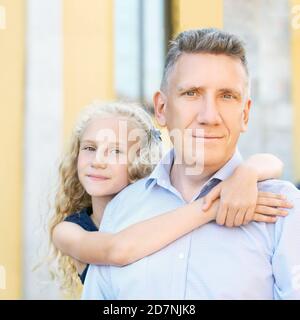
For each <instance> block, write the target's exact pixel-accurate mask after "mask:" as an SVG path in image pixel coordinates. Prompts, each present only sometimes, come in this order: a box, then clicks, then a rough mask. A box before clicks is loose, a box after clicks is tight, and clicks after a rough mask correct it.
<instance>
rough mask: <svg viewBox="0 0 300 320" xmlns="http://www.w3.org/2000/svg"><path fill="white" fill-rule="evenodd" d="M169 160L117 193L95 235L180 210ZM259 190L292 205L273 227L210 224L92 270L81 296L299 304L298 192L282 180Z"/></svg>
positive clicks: (227, 170) (230, 165) (224, 173)
mask: <svg viewBox="0 0 300 320" xmlns="http://www.w3.org/2000/svg"><path fill="white" fill-rule="evenodd" d="M173 158H174V151H173V150H171V151H170V152H169V153H168V154H167V155H166V156H165V157H164V159H162V160H161V162H160V163H159V164H158V165H157V166H156V168H155V169H154V171H153V172H152V174H151V175H150V176H149V177H147V178H144V179H141V180H139V181H138V182H136V183H134V184H132V185H130V186H128V187H127V188H126V189H124V190H123V191H122V192H120V193H119V194H118V195H117V196H116V197H115V198H114V199H113V200H112V201H111V202H110V203H109V204H108V206H107V208H106V210H105V212H104V216H103V220H102V223H101V227H100V231H104V232H117V231H120V230H122V229H124V228H126V227H127V226H129V225H132V224H134V223H136V222H139V221H142V220H145V219H148V218H151V217H154V216H157V215H159V214H161V213H163V212H166V211H169V210H172V209H175V208H177V207H179V206H182V205H184V204H185V203H186V202H185V201H184V200H183V198H182V196H181V194H180V193H179V192H178V191H177V190H176V189H175V188H174V187H173V186H172V185H171V183H170V168H171V165H172V161H167V160H168V159H169V160H172V159H173ZM241 161H242V158H241V156H240V154H239V153H238V151H236V152H235V154H234V156H233V157H232V158H231V160H229V161H228V162H227V164H226V165H225V166H224V167H223V168H221V169H220V170H219V171H218V172H216V173H215V175H214V176H213V177H211V178H210V179H209V181H208V182H207V183H206V184H205V185H204V186H203V187H202V188H201V190H199V192H198V193H197V194H196V195H195V196H194V198H193V200H195V199H197V198H198V197H202V196H204V195H205V194H207V193H208V192H209V191H210V190H211V189H212V188H213V187H214V186H215V185H216V183H218V182H219V181H221V180H224V179H226V178H228V177H229V176H230V175H231V174H232V173H233V171H234V169H235V168H236V167H237V166H238V165H239V164H240V163H241ZM259 190H260V191H268V192H275V193H281V194H285V195H286V196H287V198H288V200H289V201H291V202H292V203H293V204H294V208H293V209H290V210H289V215H288V216H287V217H285V218H279V219H278V221H277V222H276V223H275V224H266V223H262V222H260V223H257V222H251V223H250V224H248V225H246V226H241V227H237V228H227V227H225V226H219V225H217V224H216V223H215V222H210V223H208V224H206V225H204V226H201V227H200V228H198V229H195V230H194V231H192V232H190V233H189V234H187V235H185V236H183V237H181V238H180V239H178V240H176V241H174V242H173V243H171V244H170V245H168V246H166V247H165V248H163V249H162V250H160V251H158V252H156V253H154V254H152V255H149V256H148V257H145V258H143V259H141V260H139V261H137V262H135V263H132V264H130V265H127V266H125V267H115V266H107V265H102V266H95V265H93V266H90V268H89V271H88V274H87V277H86V281H85V285H84V290H83V295H82V298H83V299H300V192H299V191H298V190H297V189H296V188H295V187H294V186H293V185H292V184H291V183H289V182H287V181H280V180H267V181H264V182H261V183H259ZM193 200H192V201H193ZM199 214H200V213H199Z"/></svg>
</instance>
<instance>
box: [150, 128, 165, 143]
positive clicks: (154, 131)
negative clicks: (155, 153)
mask: <svg viewBox="0 0 300 320" xmlns="http://www.w3.org/2000/svg"><path fill="white" fill-rule="evenodd" d="M150 135H151V137H153V138H154V140H156V141H157V142H160V141H162V139H161V132H160V131H159V130H158V129H156V128H151V129H150Z"/></svg>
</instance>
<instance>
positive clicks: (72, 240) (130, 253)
mask: <svg viewBox="0 0 300 320" xmlns="http://www.w3.org/2000/svg"><path fill="white" fill-rule="evenodd" d="M201 207H202V200H197V201H195V202H193V203H191V204H188V205H186V206H183V207H180V208H177V209H175V210H173V211H170V212H167V213H164V214H161V215H159V216H156V217H154V218H151V219H148V220H145V221H142V222H139V223H136V224H134V225H131V226H129V227H128V228H126V229H124V230H122V231H120V232H118V233H115V234H112V233H105V232H88V231H85V230H84V229H83V228H81V227H80V226H79V225H77V224H75V223H72V222H65V221H64V222H61V223H59V224H58V225H57V226H56V227H55V228H54V230H53V234H52V240H53V243H54V245H55V246H56V247H57V248H58V249H59V250H61V251H62V252H63V253H64V254H66V255H69V256H71V257H72V258H74V259H76V260H78V261H81V262H84V263H92V264H108V265H117V266H123V265H126V264H129V263H132V262H134V261H136V260H138V259H141V258H143V257H145V256H147V255H149V254H151V253H154V252H155V251H157V250H159V249H161V248H163V247H165V246H166V245H168V244H169V243H171V242H172V241H174V240H176V239H178V238H180V237H181V236H183V235H184V234H186V233H188V232H190V231H192V230H193V229H195V228H197V227H199V226H201V225H203V224H206V223H208V222H209V221H212V220H213V219H214V218H215V213H216V205H213V206H212V207H211V208H210V209H209V210H207V212H205V213H203V214H201Z"/></svg>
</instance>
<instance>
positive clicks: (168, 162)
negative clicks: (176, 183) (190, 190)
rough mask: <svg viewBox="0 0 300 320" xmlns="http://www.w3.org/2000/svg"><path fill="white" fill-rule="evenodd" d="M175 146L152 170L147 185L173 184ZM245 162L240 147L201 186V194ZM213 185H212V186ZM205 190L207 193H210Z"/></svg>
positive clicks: (227, 176)
mask: <svg viewBox="0 0 300 320" xmlns="http://www.w3.org/2000/svg"><path fill="white" fill-rule="evenodd" d="M174 154H175V153H174V148H173V149H171V150H170V151H169V152H167V154H166V155H165V156H164V157H163V158H162V159H161V160H160V162H159V163H158V164H157V166H156V167H155V169H154V170H153V171H152V173H151V174H150V176H149V177H148V178H147V179H146V182H145V187H146V189H147V188H148V187H149V186H154V185H155V184H159V185H161V186H166V185H167V186H171V182H170V171H171V166H172V164H173V161H174ZM242 162H243V158H242V156H241V154H240V152H239V150H238V149H236V150H235V152H234V154H233V156H232V157H231V159H230V160H229V161H228V162H227V163H226V164H225V165H224V166H223V167H222V168H220V169H219V170H218V171H217V172H216V173H215V174H214V175H213V176H212V177H211V178H210V179H209V180H208V181H207V182H206V183H205V185H204V186H203V187H202V188H201V190H200V191H199V195H202V194H203V191H204V189H207V191H208V192H209V191H210V190H211V189H212V187H213V186H215V183H214V182H215V181H216V180H217V181H224V180H226V179H227V178H229V177H230V176H231V175H232V174H233V172H234V170H235V169H236V168H237V167H238V166H239V165H240V164H241V163H242ZM212 182H213V183H212ZM210 186H212V187H210ZM208 192H205V193H208Z"/></svg>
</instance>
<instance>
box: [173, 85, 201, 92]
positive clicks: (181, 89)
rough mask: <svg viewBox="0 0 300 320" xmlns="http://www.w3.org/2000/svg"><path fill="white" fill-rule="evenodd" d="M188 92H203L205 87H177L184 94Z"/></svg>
mask: <svg viewBox="0 0 300 320" xmlns="http://www.w3.org/2000/svg"><path fill="white" fill-rule="evenodd" d="M187 90H203V87H197V86H192V85H191V86H189V85H187V86H181V85H179V86H177V91H178V92H184V91H187Z"/></svg>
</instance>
